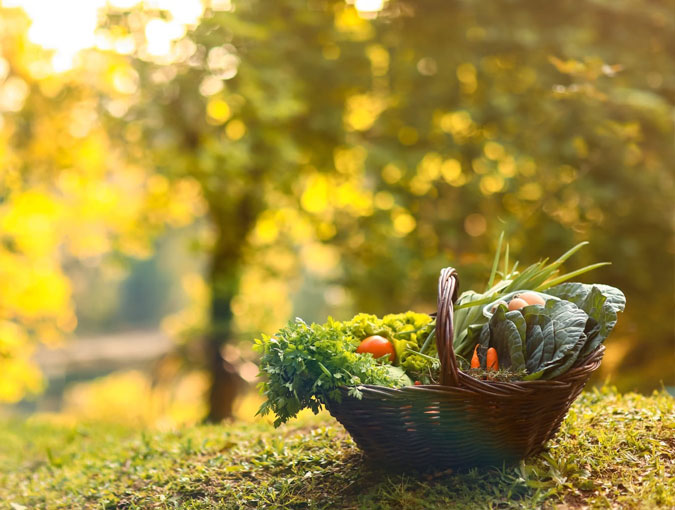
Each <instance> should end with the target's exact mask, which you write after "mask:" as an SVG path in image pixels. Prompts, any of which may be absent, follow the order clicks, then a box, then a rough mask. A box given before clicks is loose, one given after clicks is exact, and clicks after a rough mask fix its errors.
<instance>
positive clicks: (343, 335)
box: [254, 312, 437, 426]
mask: <svg viewBox="0 0 675 510" xmlns="http://www.w3.org/2000/svg"><path fill="white" fill-rule="evenodd" d="M432 328H433V319H432V318H431V317H430V316H429V315H426V314H420V313H414V312H407V313H403V314H392V315H387V316H385V317H383V318H382V319H380V318H378V317H376V316H374V315H366V314H359V315H357V316H356V317H354V318H353V319H352V320H351V321H345V322H338V321H334V320H332V319H329V320H328V322H326V323H325V324H312V325H311V326H310V325H308V324H306V323H305V322H303V321H302V320H301V319H296V320H295V321H294V322H290V323H289V324H288V325H287V326H286V327H284V328H282V329H281V330H280V331H278V332H277V333H276V334H275V335H274V336H271V337H270V336H266V335H263V337H262V338H261V339H258V340H256V341H255V346H254V348H255V349H256V351H257V352H259V353H260V372H261V374H262V375H264V376H266V380H265V381H264V382H262V383H260V385H259V388H260V391H261V393H262V394H263V395H264V396H265V397H266V401H265V402H264V403H263V404H262V406H261V407H260V410H259V411H258V413H259V414H261V415H266V414H268V413H270V412H271V413H274V414H275V415H276V420H275V422H274V424H275V426H278V425H280V424H282V423H284V422H286V421H288V420H289V419H290V418H292V417H294V416H295V415H297V413H298V412H299V411H300V410H302V409H311V410H312V411H313V412H314V413H317V412H319V410H320V409H321V406H322V405H324V404H326V403H327V402H328V401H329V400H338V401H339V400H340V398H341V392H340V387H343V386H344V387H349V388H350V389H349V394H350V395H352V396H354V397H356V398H359V397H360V395H361V393H360V391H359V389H358V386H359V385H362V384H375V385H382V386H388V387H392V388H397V387H402V386H410V385H412V381H411V379H410V377H409V375H408V374H410V375H415V376H416V378H417V379H425V381H426V382H431V381H429V380H428V377H429V376H428V373H429V371H430V370H432V368H433V367H434V366H435V365H436V364H437V363H436V362H435V361H434V360H435V358H434V356H435V355H436V346H435V344H433V342H432V345H429V346H428V347H427V349H428V351H429V353H430V354H431V355H432V356H431V357H430V356H422V355H419V354H417V353H416V352H411V351H410V350H408V349H407V348H412V350H413V351H419V349H420V348H421V346H422V344H423V343H424V342H425V340H426V339H427V338H428V337H429V335H430V334H431V330H432ZM372 335H381V336H384V337H386V338H388V339H389V340H390V341H392V343H393V344H394V347H395V348H396V355H397V362H400V366H393V365H391V364H389V363H387V362H384V361H381V360H380V361H378V360H375V359H374V358H373V356H372V355H371V354H358V353H356V349H357V347H358V345H359V343H360V341H361V340H362V339H363V338H365V337H368V336H372ZM417 376H418V377H417Z"/></svg>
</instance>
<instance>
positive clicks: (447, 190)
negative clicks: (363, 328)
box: [10, 0, 675, 418]
mask: <svg viewBox="0 0 675 510" xmlns="http://www.w3.org/2000/svg"><path fill="white" fill-rule="evenodd" d="M161 17H169V18H170V14H167V13H162V12H160V11H154V10H139V9H138V8H133V9H119V8H117V9H115V8H111V10H110V12H109V13H108V15H107V17H105V19H104V20H103V22H102V27H101V29H100V31H99V34H100V36H101V37H103V38H107V39H108V40H110V41H115V40H121V39H125V40H131V41H133V43H134V44H133V47H134V50H133V51H131V53H130V54H127V55H120V54H117V53H114V52H113V51H108V52H105V51H101V50H91V51H89V52H88V53H87V54H86V55H84V56H83V61H84V67H83V68H82V70H81V71H80V73H81V74H80V76H79V77H78V78H77V80H75V83H74V84H72V87H74V88H75V89H77V90H83V91H86V92H87V94H88V97H87V100H88V101H91V97H90V96H91V95H95V96H96V103H95V105H94V107H93V111H94V112H95V115H96V118H97V119H98V121H100V122H102V123H103V124H102V126H103V127H104V129H105V133H106V136H107V137H108V138H107V140H108V141H107V143H108V145H107V150H109V151H110V153H111V154H114V155H115V157H116V158H119V159H120V160H123V161H125V164H126V165H128V166H138V167H140V168H143V169H145V171H147V172H150V173H152V174H154V175H153V177H152V179H154V180H152V179H151V180H149V181H148V183H149V185H148V189H149V190H150V191H152V190H155V191H157V190H158V189H165V190H169V189H170V188H169V186H175V188H173V189H177V190H179V191H180V190H183V192H182V195H181V196H182V197H187V200H188V202H189V203H190V202H191V203H197V202H199V203H202V201H203V204H204V205H205V210H206V217H207V219H208V221H209V225H210V226H211V228H210V230H209V231H208V234H207V235H204V236H202V237H201V241H200V243H201V247H202V249H203V250H205V251H207V252H208V253H209V254H210V257H211V264H210V269H209V272H208V274H207V275H206V276H207V282H208V284H209V288H210V304H209V317H210V319H209V320H210V326H209V327H208V334H207V335H206V338H207V342H206V344H205V345H206V346H207V348H206V350H205V351H204V352H205V354H206V358H207V359H210V360H211V361H210V362H206V363H209V364H210V367H211V371H212V377H213V381H214V386H213V389H212V392H211V397H210V399H211V407H212V417H213V418H218V417H222V416H224V415H227V414H228V413H229V412H230V410H229V409H228V408H227V406H225V407H224V408H222V409H220V410H215V411H214V410H213V408H214V406H216V404H217V402H222V401H224V400H227V399H230V398H231V397H232V396H233V393H232V391H230V390H228V389H227V388H230V389H231V388H232V387H233V384H234V382H233V381H234V378H233V376H232V374H229V375H228V373H224V372H222V363H221V362H220V356H219V352H220V351H221V350H222V348H223V345H224V344H226V343H227V342H229V341H231V340H232V339H234V338H240V339H248V338H251V337H252V334H253V333H254V332H256V333H257V330H260V329H264V330H267V331H268V332H269V333H271V332H272V331H271V330H273V329H275V328H277V327H278V326H279V325H280V324H282V323H283V322H284V321H285V320H287V319H288V318H289V317H290V316H291V314H292V313H293V312H294V311H296V312H298V311H303V310H305V311H307V313H309V314H310V315H311V314H315V315H317V316H316V317H307V318H308V319H310V320H311V319H317V320H320V319H322V317H321V316H320V315H322V314H326V313H331V312H332V313H333V314H337V315H338V316H343V317H340V318H346V316H348V315H349V314H352V313H355V312H370V313H377V314H384V313H388V312H395V311H402V310H406V309H415V310H419V311H432V310H433V308H434V306H435V297H436V279H437V276H438V272H439V270H440V268H442V267H444V266H447V265H453V266H455V267H457V268H458V269H459V272H460V277H461V286H462V288H463V289H467V288H472V287H482V286H483V285H484V283H485V280H486V276H487V271H488V264H489V261H490V259H491V253H492V251H493V250H494V248H495V240H496V238H497V236H498V234H499V232H501V231H505V232H506V236H507V239H508V240H509V242H510V246H511V253H512V257H515V258H518V259H520V260H521V261H522V262H523V263H526V262H532V261H534V260H537V259H539V258H543V257H548V256H551V257H553V256H557V255H559V254H560V253H562V252H563V251H564V250H565V249H567V248H568V247H570V246H571V245H572V244H573V243H575V242H578V241H581V240H589V241H591V246H590V248H588V249H586V250H584V251H583V252H582V253H580V254H579V255H578V256H576V257H575V259H576V260H574V261H573V263H574V264H578V265H579V266H581V265H584V264H587V263H591V262H596V261H600V260H608V261H611V262H612V265H611V266H608V267H607V268H603V269H602V270H599V271H597V272H595V273H592V274H590V275H587V276H586V277H585V278H584V280H585V281H598V282H603V283H607V284H610V285H613V286H616V287H619V288H621V289H622V290H623V291H624V292H625V293H626V296H627V299H628V306H627V311H626V313H625V315H624V316H623V317H622V318H621V320H620V323H619V327H618V330H617V331H616V332H615V334H614V335H613V338H610V340H609V342H608V353H607V356H606V360H605V367H606V369H607V371H606V372H605V374H607V373H612V374H613V377H614V380H615V382H617V383H618V384H619V385H620V386H621V387H623V388H628V387H639V388H643V389H646V388H650V387H654V386H657V385H659V382H660V381H665V382H666V384H669V385H672V384H675V381H673V377H674V376H675V374H674V373H673V371H672V345H673V328H672V320H671V319H672V311H673V308H674V305H675V303H674V302H673V299H674V294H675V293H674V292H673V290H674V289H673V282H674V281H675V274H674V273H673V264H672V260H673V253H674V252H675V246H674V244H673V235H672V234H673V232H672V210H673V203H675V189H674V179H673V171H672V170H673V169H672V161H673V160H675V148H674V146H673V120H672V118H673V105H674V103H675V74H674V72H673V69H674V68H675V67H674V66H673V64H674V63H675V62H674V60H675V59H674V58H673V56H672V51H669V50H671V49H672V48H673V46H674V45H675V36H674V33H675V31H674V30H673V28H674V25H675V20H674V19H673V16H672V2H668V1H665V0H664V1H652V2H649V3H647V4H645V3H643V2H637V1H625V2H605V1H601V0H585V1H583V2H572V1H560V2H555V3H547V4H545V5H543V4H541V3H540V2H535V1H512V2H504V3H499V4H495V3H486V2H475V1H469V0H462V1H459V0H457V1H452V2H448V1H441V0H423V1H416V2H410V1H403V0H390V1H389V2H386V3H385V5H384V9H383V10H382V11H380V12H378V13H371V14H370V15H368V16H366V15H365V14H364V13H360V12H358V11H357V10H356V9H355V8H354V6H352V5H350V4H348V3H345V2H344V1H342V0H277V1H275V2H262V1H246V2H233V3H232V4H230V3H228V2H225V3H223V7H222V8H220V9H217V8H207V9H206V10H205V12H204V16H203V19H202V20H201V22H200V23H199V24H198V25H197V26H195V27H194V28H193V29H191V30H189V31H188V32H187V33H186V35H185V36H184V37H182V38H181V39H179V40H177V41H175V42H174V43H173V45H172V46H171V51H170V52H169V53H168V54H165V55H161V56H158V55H153V54H152V53H151V52H149V51H148V48H149V46H148V45H147V40H146V35H147V31H145V30H144V28H145V27H147V26H148V22H149V21H151V20H153V19H156V18H161ZM110 47H111V48H112V47H114V44H110ZM43 88H44V87H43ZM34 96H35V97H36V98H39V102H35V103H33V99H32V98H33V97H34ZM64 97H70V96H63V95H59V94H56V95H52V96H50V95H48V94H45V93H44V91H43V90H42V89H40V88H36V89H35V90H31V92H30V98H31V101H30V104H32V105H33V108H32V109H31V111H33V112H34V114H41V115H46V112H48V111H50V109H51V108H53V107H54V106H53V105H56V106H58V108H66V107H67V108H75V106H67V105H65V104H64V103H63V101H64ZM36 101H37V100H36ZM26 104H28V103H26ZM38 104H39V105H41V106H40V107H39V108H40V109H41V110H36V108H37V107H36V106H35V105H38ZM26 115H27V114H26ZM24 126H25V129H24V131H23V133H24V135H23V136H26V137H28V139H30V138H31V137H35V136H38V135H37V133H35V132H33V131H31V124H30V123H29V122H27V123H26V124H25V125H24ZM17 136H18V135H17ZM10 143H16V142H10ZM62 166H63V165H56V167H57V168H61V167H62ZM186 190H188V191H186ZM194 190H199V193H198V194H199V197H196V195H195V194H194V193H196V192H195V191H194ZM171 193H172V191H169V196H171ZM190 197H193V198H190ZM179 202H180V201H179V200H178V199H176V201H175V203H176V204H177V203H179ZM172 203H173V201H172V200H169V201H168V202H166V201H159V202H157V203H154V204H153V207H152V208H151V210H150V211H151V212H149V213H144V214H146V216H145V218H146V219H149V220H150V222H149V223H150V225H151V226H152V228H150V229H149V232H150V233H152V232H154V230H155V224H156V222H157V221H159V220H160V219H161V217H163V216H162V214H164V213H161V214H160V213H159V212H158V211H165V210H167V208H170V206H171V204H172ZM200 207H201V206H200ZM199 210H201V209H200V208H197V213H198V211H199ZM193 213H194V212H193ZM317 289H320V291H319V292H317ZM293 296H305V299H304V301H303V302H302V303H299V306H295V307H294V306H293V303H292V297H293ZM296 305H298V303H296Z"/></svg>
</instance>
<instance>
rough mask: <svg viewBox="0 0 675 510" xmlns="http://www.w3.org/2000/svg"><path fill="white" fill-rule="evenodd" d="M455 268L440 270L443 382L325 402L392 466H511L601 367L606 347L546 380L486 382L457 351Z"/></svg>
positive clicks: (368, 449) (372, 389)
mask: <svg viewBox="0 0 675 510" xmlns="http://www.w3.org/2000/svg"><path fill="white" fill-rule="evenodd" d="M457 288H458V280H457V273H456V271H455V270H454V269H452V268H446V269H443V271H441V277H440V280H439V292H438V311H437V317H436V345H437V349H438V354H439V358H440V361H441V384H439V385H422V386H408V387H405V388H400V389H393V388H387V387H383V386H374V385H364V386H360V387H359V389H360V390H361V392H362V394H363V398H362V399H357V398H354V397H351V396H349V395H348V393H347V391H348V389H347V388H343V391H342V393H343V394H342V401H341V402H336V401H331V402H329V403H328V405H327V406H326V407H327V408H328V410H329V411H330V413H331V414H332V415H333V416H334V417H335V418H336V419H337V420H338V421H339V422H340V423H342V425H344V427H345V428H346V429H347V431H348V432H349V433H350V434H351V436H352V437H353V438H354V441H355V442H356V444H357V445H358V446H359V447H360V448H361V449H362V450H363V451H364V452H365V453H366V455H367V457H368V458H369V459H370V460H373V461H375V462H377V463H378V464H379V465H381V466H383V467H386V468H388V469H394V470H411V469H420V470H425V469H429V468H433V469H448V468H453V469H458V468H467V467H472V466H486V465H502V464H503V463H506V464H512V463H514V462H517V461H519V460H520V459H523V458H525V457H528V456H530V455H533V454H536V453H538V452H540V451H541V450H542V449H543V447H544V444H545V443H546V441H548V440H549V439H551V438H552V437H553V436H554V435H555V433H556V432H557V431H558V429H559V428H560V424H561V422H562V420H563V419H564V418H565V415H566V414H567V411H568V409H569V408H570V405H572V402H574V400H575V399H576V398H577V396H578V395H579V393H580V392H581V390H582V389H583V387H584V385H585V384H586V381H587V380H588V378H589V377H590V375H591V374H592V373H593V371H594V370H596V369H597V368H598V367H599V366H600V362H601V360H602V355H603V352H604V347H603V346H600V347H599V348H598V349H596V350H595V351H594V352H593V353H592V354H591V355H590V356H588V357H587V358H586V359H585V360H583V361H582V362H581V363H578V364H577V365H576V366H575V367H574V368H572V369H570V370H568V371H567V372H566V373H564V374H563V375H561V376H559V377H557V378H555V379H551V380H545V381H541V380H540V381H517V382H496V381H481V380H478V379H476V378H474V377H471V376H469V375H467V374H465V373H463V372H461V371H460V370H459V369H458V366H457V360H456V358H455V354H454V352H453V348H452V338H453V303H454V301H455V300H456V299H457Z"/></svg>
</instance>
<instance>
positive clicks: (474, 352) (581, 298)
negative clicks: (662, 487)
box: [254, 238, 625, 425]
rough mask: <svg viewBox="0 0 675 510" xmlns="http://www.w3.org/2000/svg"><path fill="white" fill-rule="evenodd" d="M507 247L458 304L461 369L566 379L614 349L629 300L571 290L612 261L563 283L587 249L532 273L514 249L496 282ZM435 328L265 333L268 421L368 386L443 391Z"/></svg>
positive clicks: (391, 320) (421, 320)
mask: <svg viewBox="0 0 675 510" xmlns="http://www.w3.org/2000/svg"><path fill="white" fill-rule="evenodd" d="M501 242H502V239H501V238H500V240H499V247H498V251H497V255H496V256H495V260H494V263H493V267H492V272H491V275H490V279H489V283H488V288H487V290H486V291H485V292H483V293H482V294H478V293H476V292H474V291H471V290H469V291H466V292H464V293H462V294H461V295H460V296H459V298H458V300H457V302H456V304H455V307H454V317H453V319H454V338H453V346H454V352H455V354H456V357H457V360H458V363H459V364H460V367H461V368H462V369H463V370H465V371H466V372H467V373H468V374H469V375H471V376H474V377H478V378H481V379H489V380H493V381H519V380H525V381H527V380H535V379H551V378H555V377H558V376H559V375H561V374H563V373H565V372H566V371H567V370H569V369H571V368H573V367H575V366H577V365H579V364H581V363H582V362H583V361H584V360H585V359H586V358H587V357H588V355H590V354H591V353H592V352H594V351H595V349H596V348H597V347H598V346H599V345H600V344H601V343H602V342H603V341H604V339H605V338H606V337H607V335H608V334H609V333H610V332H611V330H612V328H613V327H614V325H615V324H616V321H617V313H618V312H620V311H622V310H623V308H624V306H625V297H624V295H623V294H622V293H621V291H620V290H618V289H615V288H613V287H610V286H607V285H599V284H596V285H588V284H582V283H568V282H567V280H569V279H571V278H573V277H575V276H578V275H580V274H582V273H584V272H586V271H590V270H591V269H595V268H597V267H600V266H602V265H605V264H604V263H600V264H593V265H590V266H587V267H584V268H582V269H579V270H576V271H573V272H571V273H567V274H563V275H558V271H559V268H560V266H561V265H562V263H563V262H565V261H566V260H567V259H568V258H569V257H570V256H571V255H573V254H574V253H575V252H576V251H577V250H579V249H580V248H581V247H582V246H583V245H584V244H586V243H581V244H578V245H577V246H575V247H574V248H572V249H570V250H569V251H568V252H567V253H565V254H564V255H562V256H561V257H560V258H558V259H557V260H556V261H554V262H552V263H550V264H547V261H546V260H544V261H540V262H538V263H536V264H533V265H531V266H529V267H527V268H526V269H524V270H523V271H518V270H517V268H518V263H517V262H516V263H515V264H514V265H513V266H512V267H509V262H508V251H509V250H508V245H507V247H506V254H505V257H504V265H503V271H501V277H502V280H501V281H500V282H498V283H496V284H495V283H494V282H495V277H496V275H497V267H498V265H499V262H500V251H501ZM435 327H436V324H435V318H433V317H432V316H429V315H426V314H420V313H414V312H406V313H400V314H391V315H386V316H385V317H383V318H378V317H376V316H374V315H368V314H359V315H356V316H355V317H354V318H352V319H351V320H349V321H344V322H339V321H334V320H332V319H328V321H327V322H326V323H325V324H312V325H308V324H307V323H305V322H304V321H302V320H301V319H296V320H295V321H293V322H290V323H289V324H288V325H287V326H286V327H284V328H282V329H281V330H280V331H279V332H277V333H276V334H275V335H274V336H271V337H268V336H265V335H263V337H262V339H259V340H256V342H255V347H254V348H255V349H256V350H257V351H258V352H259V353H260V355H261V358H260V370H261V374H263V375H265V376H266V379H265V380H264V381H263V382H262V383H260V385H259V387H260V390H261V392H262V393H263V395H264V396H265V397H266V401H265V402H264V403H263V405H262V406H261V408H260V410H259V414H263V415H265V414H267V413H270V412H272V413H274V414H275V415H276V417H277V418H276V421H275V425H279V424H281V423H283V422H285V421H287V420H288V419H290V418H292V417H294V416H295V415H296V414H297V413H298V412H299V411H300V410H301V409H304V408H309V409H312V411H314V412H315V413H316V412H318V411H319V409H320V408H321V406H322V405H324V404H326V403H328V402H329V401H337V402H339V401H340V399H341V395H342V393H341V389H344V388H348V394H349V395H350V396H352V397H356V398H360V397H361V391H360V390H359V386H361V385H379V386H385V387H390V388H400V387H403V386H412V385H413V381H415V383H414V384H415V385H418V384H423V385H427V384H437V383H438V380H439V370H440V361H439V359H438V356H437V353H436V342H435V331H436V329H435ZM469 359H470V362H469V361H468V360H469Z"/></svg>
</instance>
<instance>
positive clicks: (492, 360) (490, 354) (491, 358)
mask: <svg viewBox="0 0 675 510" xmlns="http://www.w3.org/2000/svg"><path fill="white" fill-rule="evenodd" d="M487 369H488V370H499V360H498V359H497V351H496V350H495V348H494V347H490V348H489V349H488V351H487Z"/></svg>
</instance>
